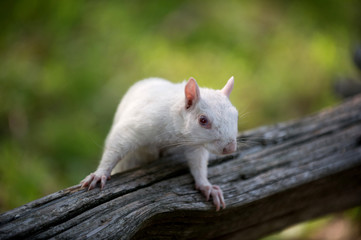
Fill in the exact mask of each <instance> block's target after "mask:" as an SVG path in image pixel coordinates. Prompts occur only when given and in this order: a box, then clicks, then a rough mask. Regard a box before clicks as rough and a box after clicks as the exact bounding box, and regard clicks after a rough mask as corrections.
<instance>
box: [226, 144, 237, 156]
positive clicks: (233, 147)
mask: <svg viewBox="0 0 361 240" xmlns="http://www.w3.org/2000/svg"><path fill="white" fill-rule="evenodd" d="M236 149H237V143H236V141H232V142H230V143H228V144H227V145H226V146H225V147H224V148H223V154H229V153H233V152H234V151H236Z"/></svg>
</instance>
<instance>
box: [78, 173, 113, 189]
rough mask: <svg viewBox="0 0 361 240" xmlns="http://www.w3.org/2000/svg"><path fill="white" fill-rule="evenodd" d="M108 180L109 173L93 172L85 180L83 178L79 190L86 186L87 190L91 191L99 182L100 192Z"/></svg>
mask: <svg viewBox="0 0 361 240" xmlns="http://www.w3.org/2000/svg"><path fill="white" fill-rule="evenodd" d="M109 179H110V174H109V173H105V172H102V171H99V172H98V171H95V172H94V173H91V174H89V175H88V176H87V177H86V178H84V179H83V180H82V181H81V182H80V184H81V188H85V187H87V186H89V187H88V190H91V189H93V188H95V186H96V185H97V183H98V182H100V189H101V190H102V189H103V188H104V186H105V183H106V182H107V180H109Z"/></svg>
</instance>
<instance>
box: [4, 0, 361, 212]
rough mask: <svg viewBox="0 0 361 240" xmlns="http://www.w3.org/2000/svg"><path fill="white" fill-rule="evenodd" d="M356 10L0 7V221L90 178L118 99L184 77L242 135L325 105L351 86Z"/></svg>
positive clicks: (135, 4)
mask: <svg viewBox="0 0 361 240" xmlns="http://www.w3.org/2000/svg"><path fill="white" fill-rule="evenodd" d="M360 5H361V4H360V2H359V1H356V0H347V1H336V0H331V1H322V0H318V1H311V0H309V1H281V0H279V1H236V0H231V1H140V0H137V1H70V0H64V1H55V0H50V1H40V0H37V1H35V0H33V1H25V0H22V1H21V0H19V1H3V2H2V3H0V29H1V30H0V31H1V32H0V102H1V104H0V188H1V191H0V210H8V209H11V208H14V207H16V206H19V205H21V204H24V203H26V202H28V201H30V200H33V199H36V198H39V197H41V196H43V195H45V194H48V193H51V192H54V191H56V190H59V189H61V188H64V187H66V186H70V185H74V184H76V183H78V182H79V181H80V180H81V179H82V178H83V177H84V176H85V175H86V174H88V173H89V172H90V171H92V170H94V169H95V168H96V164H97V162H98V160H99V157H100V155H101V152H102V145H103V141H104V138H105V136H106V134H107V131H108V130H109V127H110V125H111V122H112V118H113V114H114V111H115V108H116V105H117V103H118V101H119V99H120V98H121V96H122V95H123V94H124V93H125V91H126V90H127V88H128V87H129V86H130V85H132V84H133V83H134V82H135V81H138V80H140V79H142V78H146V77H151V76H159V77H164V78H167V79H170V80H171V81H174V82H179V81H182V80H184V79H187V78H188V77H190V76H193V77H195V78H196V79H197V81H198V83H199V84H200V85H201V86H207V87H212V88H221V87H222V86H223V84H224V83H225V82H226V81H227V80H228V78H229V77H230V76H232V75H234V76H235V80H236V86H235V90H234V93H233V94H232V96H231V100H232V102H233V103H234V104H235V105H236V107H237V108H238V109H239V111H240V113H241V114H242V113H244V112H246V113H247V115H246V116H245V117H244V118H242V119H241V120H240V123H239V129H240V130H245V129H248V128H251V127H256V126H258V125H262V124H269V123H274V122H278V121H281V120H287V119H290V118H297V117H300V116H304V115H305V114H308V113H311V112H314V111H316V110H318V109H321V108H323V107H325V106H329V105H332V104H334V103H336V102H337V101H338V99H337V98H336V97H335V96H334V94H333V93H332V83H333V80H334V79H335V78H336V77H338V76H355V75H356V72H355V70H354V69H353V66H352V63H351V61H350V56H349V55H350V52H349V51H350V48H351V47H352V44H354V43H355V42H356V40H358V39H357V38H358V37H359V36H360V35H359V34H360V29H361V27H360V22H361V21H360V18H359V17H360V16H359V15H358V14H359V9H361V6H360Z"/></svg>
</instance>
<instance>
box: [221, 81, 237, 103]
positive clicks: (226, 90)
mask: <svg viewBox="0 0 361 240" xmlns="http://www.w3.org/2000/svg"><path fill="white" fill-rule="evenodd" d="M233 85H234V78H233V76H232V77H231V78H230V79H229V80H228V82H227V83H226V85H225V86H224V87H223V88H222V90H221V91H222V93H223V94H224V95H226V96H227V97H228V98H229V95H231V92H232V89H233Z"/></svg>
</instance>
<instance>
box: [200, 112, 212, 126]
mask: <svg viewBox="0 0 361 240" xmlns="http://www.w3.org/2000/svg"><path fill="white" fill-rule="evenodd" d="M199 124H200V125H201V126H202V127H204V128H211V124H210V123H209V120H208V118H207V117H206V116H205V115H201V116H200V117H199Z"/></svg>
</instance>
